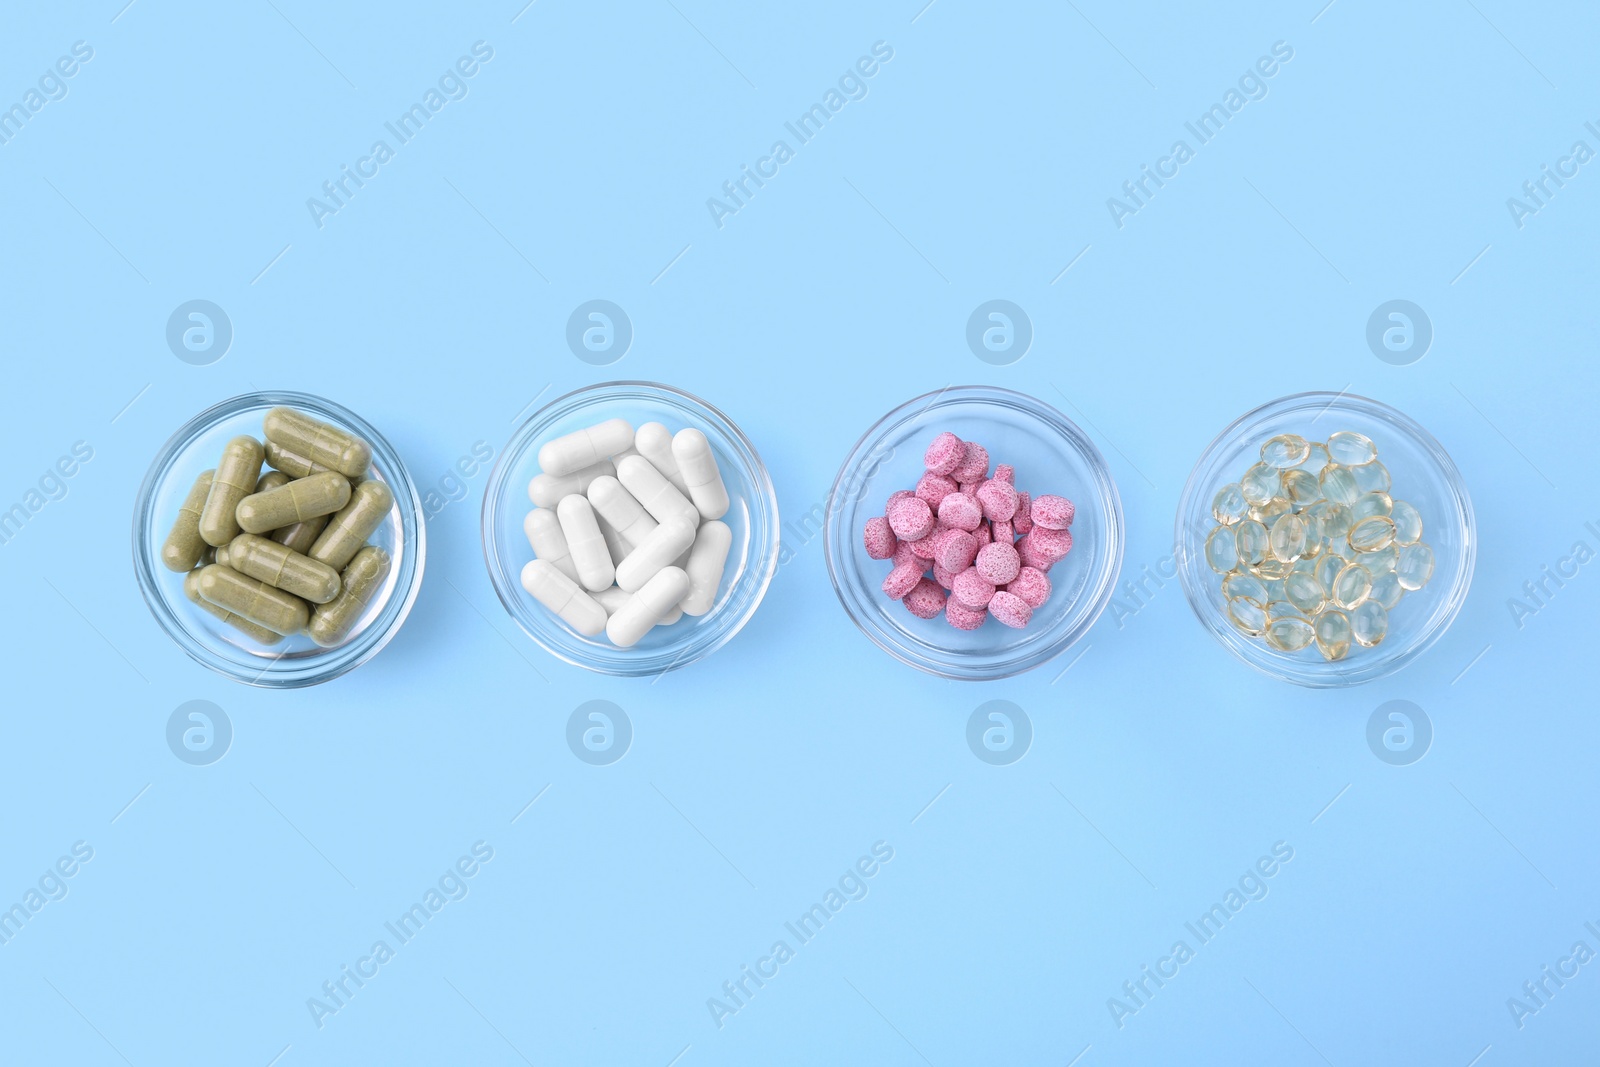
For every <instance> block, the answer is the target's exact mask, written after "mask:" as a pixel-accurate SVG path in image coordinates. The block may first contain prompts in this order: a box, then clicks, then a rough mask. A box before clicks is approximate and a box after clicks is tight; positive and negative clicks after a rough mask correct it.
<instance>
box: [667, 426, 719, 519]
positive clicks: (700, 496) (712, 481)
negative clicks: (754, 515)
mask: <svg viewBox="0 0 1600 1067" xmlns="http://www.w3.org/2000/svg"><path fill="white" fill-rule="evenodd" d="M672 456H673V458H674V459H676V460H677V461H678V470H679V472H681V473H682V474H683V480H684V483H685V484H686V485H688V487H689V499H690V500H692V501H693V502H694V506H695V509H696V510H697V511H699V512H700V517H701V518H702V519H720V518H722V516H724V515H726V514H727V513H728V487H727V486H726V485H724V484H722V472H721V471H720V470H718V469H717V456H716V453H715V452H713V451H712V450H711V441H710V440H709V439H707V437H706V435H705V433H704V432H703V431H700V430H696V429H695V428H694V427H692V426H691V427H689V428H688V429H686V430H679V431H678V432H677V433H676V434H675V435H673V438H672Z"/></svg>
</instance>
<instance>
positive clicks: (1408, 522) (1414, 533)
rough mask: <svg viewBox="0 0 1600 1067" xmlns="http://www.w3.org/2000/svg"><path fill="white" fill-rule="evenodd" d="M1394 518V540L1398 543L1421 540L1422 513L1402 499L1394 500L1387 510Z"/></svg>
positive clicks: (1410, 543)
mask: <svg viewBox="0 0 1600 1067" xmlns="http://www.w3.org/2000/svg"><path fill="white" fill-rule="evenodd" d="M1389 518H1391V519H1393V520H1394V540H1395V543H1396V544H1398V545H1414V544H1416V543H1417V542H1418V541H1420V540H1422V513H1421V512H1419V511H1418V510H1417V509H1416V508H1414V507H1412V506H1411V505H1410V504H1408V503H1407V502H1406V501H1404V500H1396V501H1395V502H1394V506H1393V507H1392V508H1391V509H1390V510H1389Z"/></svg>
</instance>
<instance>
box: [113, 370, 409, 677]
mask: <svg viewBox="0 0 1600 1067" xmlns="http://www.w3.org/2000/svg"><path fill="white" fill-rule="evenodd" d="M279 405H282V406H284V407H291V408H294V409H296V410H298V411H303V412H305V413H306V414H308V415H312V416H315V417H316V418H319V419H322V420H323V421H324V422H329V423H332V424H333V425H335V426H338V427H340V428H341V429H344V430H348V431H349V432H350V433H353V434H356V435H357V436H359V437H361V438H362V439H363V440H365V441H366V442H367V443H368V444H370V445H371V446H372V469H371V470H370V471H368V473H367V477H369V478H374V479H377V480H378V481H381V482H384V483H386V484H387V485H388V486H389V489H390V490H391V491H392V492H393V493H394V499H395V505H394V507H393V508H392V509H390V512H389V516H388V518H387V519H385V520H384V522H383V525H381V526H379V527H378V529H377V530H376V531H375V532H374V533H373V535H372V536H371V537H370V538H368V540H367V543H368V544H374V545H377V546H379V547H380V548H382V549H383V550H384V551H386V552H388V553H389V556H390V559H391V563H390V566H389V575H388V577H387V578H385V579H384V583H383V586H382V588H380V589H379V590H378V592H377V594H376V595H374V596H373V598H372V600H371V602H370V603H368V604H367V608H366V610H365V611H364V612H363V613H362V615H361V618H360V619H359V620H357V622H356V625H355V627H354V628H353V629H352V630H351V631H350V636H349V637H347V638H346V639H345V641H344V643H343V644H341V645H339V646H337V647H335V648H323V647H321V646H319V645H317V644H316V643H315V642H313V641H312V640H311V638H309V637H307V636H306V635H305V634H303V633H302V634H294V635H290V636H289V637H288V638H287V639H285V640H284V641H281V642H279V643H278V644H276V645H272V646H270V647H269V646H265V645H260V644H257V643H256V642H255V641H253V640H251V639H250V638H248V637H246V636H245V635H244V634H242V633H240V632H239V631H238V630H236V629H234V628H233V627H232V626H230V625H228V624H226V623H224V622H222V621H221V620H220V619H218V618H216V617H215V616H213V615H211V614H209V613H207V612H206V611H204V610H202V609H201V608H200V607H198V606H197V605H195V604H194V603H192V602H191V601H190V600H189V598H188V597H187V596H185V595H184V592H183V579H184V576H183V575H182V574H177V573H174V572H172V571H170V570H168V569H167V568H166V567H165V566H164V565H163V564H162V562H161V545H162V543H163V542H165V541H166V539H167V533H168V532H169V531H170V530H171V528H172V523H173V520H174V519H175V518H176V517H177V514H178V508H179V507H180V506H181V505H182V504H183V501H184V498H185V497H187V496H188V494H189V489H190V487H191V486H192V485H193V484H194V480H195V479H196V478H197V477H199V475H200V473H201V472H202V471H204V470H207V469H209V468H212V467H215V466H216V465H217V460H218V459H219V458H220V457H221V455H222V449H223V446H224V445H225V444H227V442H228V440H229V439H230V438H233V437H237V436H239V435H240V434H246V435H248V436H251V437H254V438H255V439H256V440H258V441H260V440H263V438H262V433H261V424H262V418H263V417H264V416H265V415H266V413H267V411H268V410H269V409H271V408H275V407H278V406H279ZM262 469H263V470H266V469H267V468H265V467H263V468H262ZM425 542H426V533H425V530H424V526H423V521H422V501H421V499H420V498H419V497H418V496H417V490H416V487H415V486H414V485H413V484H412V482H411V477H410V475H408V474H407V473H406V469H405V466H404V465H403V464H402V463H401V462H400V457H399V456H398V455H397V454H396V453H395V450H394V449H393V448H392V447H391V446H390V444H389V442H387V441H385V440H384V439H383V436H382V435H381V434H379V433H378V431H377V430H375V429H373V428H372V427H371V426H370V425H368V424H367V423H366V422H365V421H364V420H363V419H361V417H360V416H358V415H356V414H355V412H353V411H350V410H348V409H347V408H343V407H340V406H339V405H338V404H335V403H333V402H332V401H330V400H324V399H323V398H321V397H318V396H311V395H309V394H307V393H289V392H266V393H250V394H247V395H245V396H236V397H234V398H233V399H231V400H224V401H223V402H222V403H220V404H217V405H215V406H213V407H210V408H207V409H206V410H205V411H202V412H201V413H200V414H198V415H196V416H195V417H194V418H192V419H190V420H189V421H188V422H187V423H185V424H184V426H183V428H182V429H180V430H179V431H178V432H177V433H175V434H173V435H172V438H171V439H170V440H168V441H167V443H166V444H165V445H163V446H162V448H161V451H160V452H159V453H157V455H156V458H155V462H153V463H152V464H150V472H149V473H148V474H146V475H145V477H144V484H142V485H141V486H140V487H139V497H138V500H137V502H136V503H135V504H134V511H133V569H134V573H135V574H136V575H137V576H138V578H139V589H140V591H141V592H142V593H144V599H145V603H146V604H148V605H150V612H151V614H153V615H154V616H155V617H156V622H158V623H160V624H161V628H162V629H163V630H165V631H166V632H167V635H168V636H169V637H171V638H172V639H173V640H174V641H176V642H177V643H178V647H179V648H181V649H183V650H184V652H186V653H188V655H189V657H190V658H191V659H193V660H195V661H196V662H197V663H200V664H201V665H203V666H206V667H209V668H211V669H212V670H214V671H216V672H217V673H218V674H222V675H226V676H227V677H229V678H232V679H233V680H234V681H237V682H244V683H246V684H248V685H258V686H264V687H267V688H276V689H292V688H296V687H299V686H307V685H316V684H318V683H319V682H326V681H328V680H330V679H332V678H337V677H338V676H339V675H341V674H344V673H345V672H346V671H350V670H354V669H355V668H356V667H359V666H360V665H361V664H363V663H365V662H366V661H367V660H369V659H371V658H372V657H373V656H376V655H377V654H378V651H379V650H380V649H381V648H383V646H384V645H386V644H388V643H389V640H390V639H391V638H393V637H394V635H395V634H396V633H397V632H398V631H399V629H400V625H401V624H402V623H403V622H405V619H406V615H407V614H408V613H410V611H411V605H412V603H413V602H414V601H415V600H416V598H417V590H418V589H419V588H420V587H421V585H422V563H423V557H424V555H425V554H426V544H425Z"/></svg>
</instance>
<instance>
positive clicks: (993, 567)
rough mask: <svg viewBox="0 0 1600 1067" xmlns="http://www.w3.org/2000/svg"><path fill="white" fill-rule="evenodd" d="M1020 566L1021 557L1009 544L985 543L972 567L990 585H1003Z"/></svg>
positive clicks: (1015, 574)
mask: <svg viewBox="0 0 1600 1067" xmlns="http://www.w3.org/2000/svg"><path fill="white" fill-rule="evenodd" d="M1021 568H1022V558H1021V557H1020V556H1018V555H1017V550H1016V549H1015V548H1013V547H1012V546H1011V545H1006V544H993V545H985V546H983V549H982V550H981V551H979V553H978V561H977V563H976V564H974V566H973V569H974V570H976V571H977V572H978V573H979V574H981V575H983V580H984V581H986V582H988V583H990V584H991V585H1005V584H1006V583H1007V582H1009V581H1011V579H1013V578H1015V577H1016V576H1017V571H1018V570H1020V569H1021Z"/></svg>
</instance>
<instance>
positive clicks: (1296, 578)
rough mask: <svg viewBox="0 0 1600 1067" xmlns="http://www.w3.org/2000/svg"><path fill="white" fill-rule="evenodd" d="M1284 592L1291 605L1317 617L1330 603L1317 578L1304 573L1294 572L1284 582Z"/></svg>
mask: <svg viewBox="0 0 1600 1067" xmlns="http://www.w3.org/2000/svg"><path fill="white" fill-rule="evenodd" d="M1283 592H1284V595H1285V596H1286V597H1288V598H1289V603H1291V604H1293V605H1294V606H1295V607H1297V608H1299V609H1300V610H1301V611H1303V612H1305V613H1306V614H1307V615H1315V614H1316V613H1317V612H1319V611H1321V610H1322V608H1323V606H1324V605H1325V604H1327V602H1328V595H1327V594H1326V593H1325V592H1323V589H1322V583H1321V582H1319V581H1317V579H1316V576H1315V575H1312V574H1307V573H1305V572H1304V571H1293V572H1291V573H1290V575H1289V577H1287V578H1285V579H1284V580H1283Z"/></svg>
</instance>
